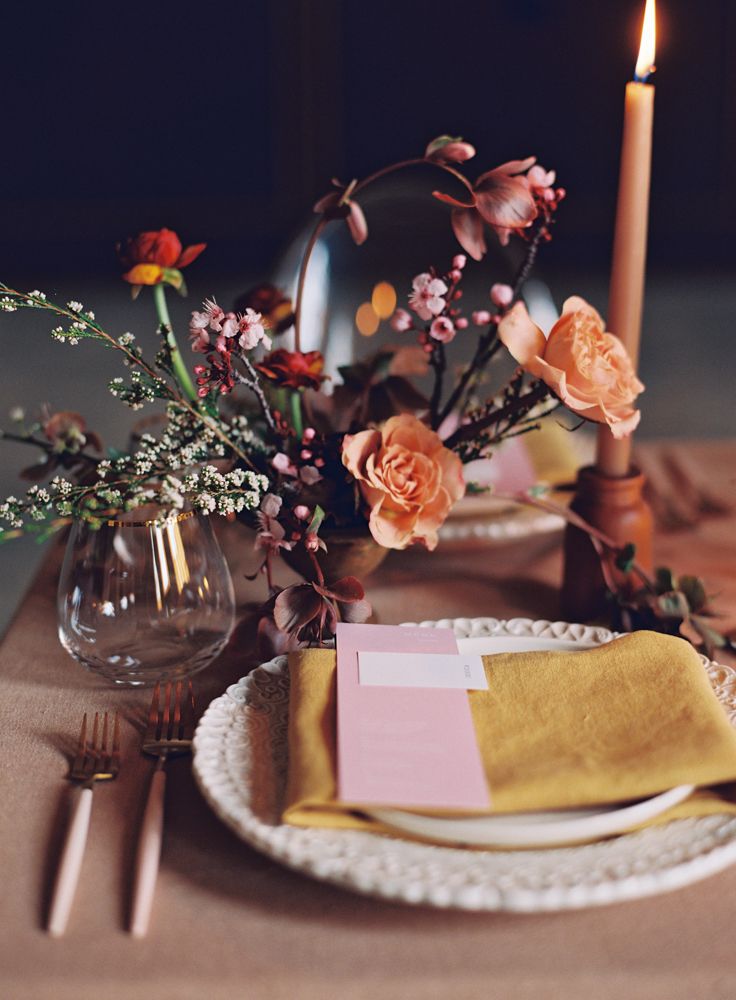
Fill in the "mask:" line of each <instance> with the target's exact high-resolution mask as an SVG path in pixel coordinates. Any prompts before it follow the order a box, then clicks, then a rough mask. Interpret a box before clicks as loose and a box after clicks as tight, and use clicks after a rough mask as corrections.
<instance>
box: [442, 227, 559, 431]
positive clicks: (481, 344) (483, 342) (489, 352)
mask: <svg viewBox="0 0 736 1000" xmlns="http://www.w3.org/2000/svg"><path fill="white" fill-rule="evenodd" d="M546 225H547V223H546V222H542V223H540V224H539V225H538V226H537V228H536V231H535V233H534V235H533V236H532V238H531V239H530V240H529V243H528V244H527V249H526V254H525V255H524V260H523V261H522V262H521V266H520V267H519V270H518V271H517V273H516V277H515V278H514V283H513V285H512V288H513V292H514V294H513V298H512V299H511V302H510V304H509V305H508V306H507V307H506V309H503V310H500V313H501V315H505V314H506V313H507V312H508V311H509V309H511V307H512V306H513V305H514V303H515V302H516V301H517V300H518V298H519V296H520V295H521V290H522V288H523V287H524V284H525V282H526V280H527V278H528V277H529V274H530V273H531V270H532V268H533V267H534V263H535V261H536V259H537V253H538V252H539V246H540V244H541V242H542V238H543V236H544V233H545V231H546ZM499 348H500V342H499V341H498V340H497V338H496V326H495V324H494V325H493V326H492V327H491V328H490V329H489V330H488V331H487V332H486V333H485V334H484V335H483V336H482V337H479V338H478V343H477V345H476V348H475V354H474V355H473V357H472V359H471V360H470V362H469V364H468V366H467V367H466V368H465V370H464V371H463V373H462V375H461V376H460V378H459V379H458V381H457V384H456V386H455V388H454V389H453V391H452V393H451V394H450V396H449V398H448V400H447V402H446V403H445V405H444V406H443V407H442V411H441V413H440V414H439V423H442V421H443V420H445V419H446V418H447V417H448V416H449V415H450V414H451V413H452V411H453V410H454V408H455V407H456V406H457V404H458V403H459V402H460V400H461V399H462V398H463V397H464V395H465V391H466V389H467V388H468V387H469V385H470V382H471V380H472V379H473V377H474V376H475V375H477V374H478V373H480V372H482V371H483V370H484V368H485V367H486V365H487V364H488V362H489V361H490V360H491V358H492V357H493V355H494V354H495V353H496V352H497V351H498V350H499Z"/></svg>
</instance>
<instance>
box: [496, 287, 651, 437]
mask: <svg viewBox="0 0 736 1000" xmlns="http://www.w3.org/2000/svg"><path fill="white" fill-rule="evenodd" d="M498 336H499V337H500V339H501V341H502V342H503V343H504V344H505V345H506V347H507V348H508V349H509V351H510V352H511V354H512V355H513V357H514V358H516V360H517V361H518V362H519V364H520V365H521V366H522V367H523V368H524V369H525V370H526V371H528V372H529V373H530V374H531V375H534V376H535V377H536V378H539V379H542V381H543V382H545V383H546V384H547V385H548V386H549V387H550V389H551V390H552V391H553V392H554V393H555V395H556V396H558V397H559V398H560V399H561V400H562V402H563V403H564V404H565V406H567V407H568V409H570V410H573V411H574V412H575V413H579V414H580V416H581V417H585V419H586V420H594V421H596V422H597V423H601V424H608V426H609V427H610V428H611V433H612V434H613V436H614V437H615V438H622V437H626V436H627V435H628V434H631V432H632V431H633V430H634V428H635V427H636V425H637V424H638V423H639V418H640V416H641V414H640V413H639V411H638V410H635V409H634V407H633V403H634V400H635V399H636V397H637V396H638V395H639V393H640V392H642V390H643V389H644V386H643V385H642V384H641V382H640V381H639V379H638V378H637V377H636V372H635V371H634V366H633V365H632V363H631V358H630V357H629V355H628V353H627V351H626V348H625V347H624V346H623V344H622V343H621V341H620V340H619V339H618V337H614V335H613V334H612V333H606V328H605V326H604V323H603V320H602V319H601V317H600V315H599V314H598V313H597V312H596V310H595V309H594V308H593V307H592V306H591V305H588V303H587V302H586V301H585V299H581V298H579V297H578V296H573V297H572V298H569V299H568V300H567V301H566V302H565V304H564V305H563V307H562V316H561V317H560V318H559V319H558V320H557V322H556V323H555V325H554V326H553V327H552V330H551V331H550V334H549V336H548V337H547V338H545V336H544V334H543V333H542V331H541V330H540V329H539V327H538V326H537V325H536V324H535V323H533V322H532V320H531V318H530V317H529V314H528V313H527V311H526V308H525V306H524V305H523V303H521V302H517V304H516V305H515V306H514V308H513V309H512V310H511V311H510V312H509V313H508V314H507V315H506V316H504V318H503V319H502V320H501V322H500V323H499V326H498Z"/></svg>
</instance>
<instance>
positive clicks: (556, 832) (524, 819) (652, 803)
mask: <svg viewBox="0 0 736 1000" xmlns="http://www.w3.org/2000/svg"><path fill="white" fill-rule="evenodd" d="M694 791H695V786H694V785H678V787H677V788H671V789H670V790H669V791H667V792H662V793H661V794H660V795H654V796H652V797H651V798H648V799H643V800H641V801H640V802H633V803H629V804H627V805H623V806H621V805H614V806H602V807H601V808H599V809H561V810H559V811H556V812H553V811H548V812H528V813H509V814H506V815H503V816H474V817H470V818H459V819H447V818H444V817H442V818H439V817H437V816H423V815H421V814H419V813H410V812H404V811H403V810H400V809H376V808H374V807H373V806H371V808H370V809H364V810H363V811H364V812H366V813H368V815H369V816H372V817H373V818H374V819H377V820H378V821H379V822H380V823H383V824H384V825H385V826H389V827H391V828H392V829H394V830H399V831H400V832H401V833H410V834H412V835H414V836H417V837H426V838H427V840H435V841H439V842H441V843H444V844H467V845H468V846H469V847H559V846H561V845H563V844H573V843H582V842H584V841H588V840H597V839H599V838H600V837H611V836H614V835H615V834H617V833H623V832H624V830H630V829H631V828H632V827H635V826H638V825H639V824H640V823H645V822H646V821H647V820H650V819H655V817H657V816H659V815H660V814H661V813H663V812H665V811H666V810H667V809H670V808H671V807H672V806H676V805H677V804H678V803H680V802H683V801H684V800H685V799H686V798H687V797H688V795H691V794H692V793H693V792H694Z"/></svg>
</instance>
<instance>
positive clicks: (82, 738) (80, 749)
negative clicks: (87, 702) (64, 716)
mask: <svg viewBox="0 0 736 1000" xmlns="http://www.w3.org/2000/svg"><path fill="white" fill-rule="evenodd" d="M86 749H87V713H86V712H85V713H84V717H83V718H82V729H81V732H80V733H79V742H78V743H77V752H76V755H75V757H74V761H73V762H72V771H79V770H80V769H81V767H82V764H83V762H84V754H85V751H86Z"/></svg>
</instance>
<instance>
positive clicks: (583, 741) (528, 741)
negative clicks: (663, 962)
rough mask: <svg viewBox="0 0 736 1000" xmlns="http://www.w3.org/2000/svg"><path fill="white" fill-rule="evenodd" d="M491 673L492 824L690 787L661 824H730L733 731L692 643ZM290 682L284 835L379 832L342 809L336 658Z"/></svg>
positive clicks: (305, 653) (498, 658)
mask: <svg viewBox="0 0 736 1000" xmlns="http://www.w3.org/2000/svg"><path fill="white" fill-rule="evenodd" d="M483 663H484V667H485V671H486V675H487V677H488V690H487V691H471V692H469V694H468V697H469V699H470V706H471V712H472V716H473V722H474V725H475V730H476V735H477V738H478V745H479V747H480V752H481V757H482V760H483V765H484V768H485V773H486V777H487V780H488V783H489V786H490V789H491V796H492V802H493V809H492V812H493V813H505V812H516V811H523V810H537V809H563V808H574V807H585V806H591V805H600V804H606V803H615V802H625V801H628V800H632V799H639V798H645V797H647V796H651V795H655V794H657V793H658V792H663V791H666V790H667V789H669V788H674V787H675V786H676V785H686V784H687V785H690V784H692V785H696V786H699V790H698V791H697V792H695V793H694V794H693V795H692V796H690V798H688V799H687V800H686V801H685V802H683V803H681V804H680V805H679V806H674V807H673V808H672V809H670V810H668V811H667V812H666V813H663V814H662V815H661V816H660V817H658V818H657V819H656V820H655V822H667V821H669V820H671V819H677V818H682V817H687V816H702V815H708V814H712V813H736V795H734V789H731V788H728V787H721V788H719V789H711V788H709V787H708V786H712V785H724V783H726V782H736V731H734V729H733V728H732V727H731V725H730V723H729V721H728V718H727V716H726V713H725V711H724V710H723V707H722V706H721V704H720V702H719V701H718V698H717V696H716V695H715V693H714V691H713V689H712V687H711V685H710V681H709V680H708V677H707V674H706V672H705V670H704V668H703V666H702V663H701V661H700V658H699V657H698V655H697V654H696V653H695V651H694V650H693V648H692V647H691V646H690V645H689V644H688V643H686V642H685V641H684V640H682V639H677V638H674V637H672V636H663V635H660V634H658V633H655V632H635V633H633V634H632V635H627V636H623V637H621V638H620V639H616V640H614V641H612V642H610V643H606V644H605V645H602V646H598V647H596V648H595V649H591V650H581V651H578V652H574V653H569V652H557V651H554V652H531V653H501V654H496V655H493V656H484V657H483ZM289 674H290V685H291V687H290V695H289V729H288V742H289V773H288V781H287V789H286V796H285V808H284V812H283V819H284V821H285V822H287V823H291V824H294V825H297V826H323V827H324V826H329V827H342V828H350V829H364V830H381V829H383V828H382V827H381V825H380V824H379V823H377V822H376V821H374V820H372V819H370V818H369V817H367V816H365V815H363V814H361V812H360V803H352V804H351V803H344V802H338V801H337V799H336V780H335V775H336V767H337V752H336V722H337V720H336V669H335V653H334V652H333V651H332V650H322V649H310V650H302V651H299V652H297V653H292V654H291V655H290V656H289ZM448 749H449V748H448ZM386 805H396V803H386ZM450 814H451V813H450V812H449V811H448V813H446V814H445V815H450ZM452 815H457V814H456V813H452Z"/></svg>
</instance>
